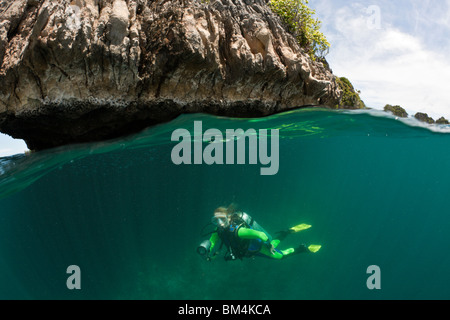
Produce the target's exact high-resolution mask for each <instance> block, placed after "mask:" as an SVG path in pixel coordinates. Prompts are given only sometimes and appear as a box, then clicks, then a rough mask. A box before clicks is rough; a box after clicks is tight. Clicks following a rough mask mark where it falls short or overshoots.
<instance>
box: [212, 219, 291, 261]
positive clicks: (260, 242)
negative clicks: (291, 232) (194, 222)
mask: <svg viewBox="0 0 450 320" xmlns="http://www.w3.org/2000/svg"><path fill="white" fill-rule="evenodd" d="M219 239H220V240H222V242H223V244H225V246H226V247H227V249H228V252H227V256H226V258H227V257H228V259H229V260H234V259H236V258H238V259H242V258H244V257H252V256H255V255H259V256H265V257H269V258H273V259H278V260H279V259H282V258H284V257H285V256H287V255H290V254H293V253H294V252H295V251H296V250H295V249H293V248H289V249H286V250H278V249H275V250H274V252H273V253H272V252H271V251H270V249H271V247H272V245H273V246H274V247H276V246H277V245H278V244H279V243H280V240H272V241H269V240H270V238H269V236H268V235H267V234H266V233H264V232H262V231H258V230H255V229H252V228H251V227H250V226H249V225H248V224H246V223H245V222H244V221H242V219H236V221H233V220H232V222H231V223H230V225H229V226H228V227H226V228H225V229H217V230H216V232H214V233H213V234H212V235H211V238H210V239H209V240H210V242H211V248H210V252H214V248H215V246H216V244H217V241H218V240H219Z"/></svg>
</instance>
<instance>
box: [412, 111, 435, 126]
mask: <svg viewBox="0 0 450 320" xmlns="http://www.w3.org/2000/svg"><path fill="white" fill-rule="evenodd" d="M414 118H416V119H417V120H419V121H421V122H426V123H428V124H433V123H435V121H434V119H433V118H431V117H429V116H428V114H426V113H422V112H417V113H416V115H415V116H414Z"/></svg>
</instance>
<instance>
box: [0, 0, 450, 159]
mask: <svg viewBox="0 0 450 320" xmlns="http://www.w3.org/2000/svg"><path fill="white" fill-rule="evenodd" d="M309 5H310V7H311V8H313V9H315V10H316V15H317V17H318V18H319V19H320V20H321V21H322V31H323V33H324V34H325V36H326V37H327V38H328V40H329V42H330V43H331V48H330V51H329V53H328V55H327V56H326V58H327V60H328V62H329V64H330V66H331V68H332V70H333V73H334V74H335V75H337V76H340V77H347V78H348V79H349V80H350V81H351V82H352V83H353V85H354V86H355V88H356V89H358V90H360V91H361V98H362V99H363V100H364V102H365V103H366V105H367V106H368V107H370V108H373V109H383V107H384V106H385V105H386V104H391V105H400V106H402V107H403V108H404V109H406V111H407V112H408V113H409V114H410V115H411V116H412V115H414V114H415V113H416V112H425V113H428V114H429V115H430V116H432V117H433V118H434V119H437V118H439V117H441V116H444V117H445V118H447V119H450V84H449V82H448V78H449V77H450V59H446V54H447V52H449V51H450V0H394V1H393V0H361V1H351V0H310V1H309ZM25 150H27V147H26V145H25V143H24V142H23V141H22V140H13V139H12V138H10V137H8V136H5V135H1V134H0V157H3V156H8V155H12V154H16V153H23V152H24V151H25Z"/></svg>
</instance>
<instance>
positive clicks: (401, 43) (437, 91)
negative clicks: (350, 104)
mask: <svg viewBox="0 0 450 320" xmlns="http://www.w3.org/2000/svg"><path fill="white" fill-rule="evenodd" d="M447 2H448V3H449V8H450V0H448V1H447ZM323 3H329V1H325V2H323ZM366 9H367V7H364V6H362V5H360V4H358V3H356V4H355V3H354V4H352V5H349V6H344V7H341V8H339V9H338V10H337V11H335V14H334V15H330V16H328V19H331V21H328V22H327V25H326V30H325V34H326V35H327V36H328V38H329V40H330V42H331V43H332V49H331V50H330V55H329V56H328V57H327V59H328V61H329V63H330V65H331V67H332V69H333V71H334V73H335V74H336V75H338V76H345V77H348V78H349V79H350V81H352V82H353V84H354V85H355V87H357V89H360V90H361V91H362V95H361V96H362V98H363V100H364V101H365V102H366V104H367V105H368V106H369V107H373V108H376V109H381V108H383V107H384V105H386V104H388V103H389V104H399V105H402V106H403V107H404V108H405V109H406V110H407V111H409V113H410V114H414V113H416V112H418V111H423V112H427V113H429V114H430V115H431V116H433V117H438V116H439V117H440V116H442V115H444V116H446V117H447V118H450V90H449V85H448V77H449V76H450V62H449V61H448V59H447V58H446V56H445V55H444V53H442V52H440V51H437V49H433V48H430V47H429V46H427V45H425V43H424V40H423V39H422V38H421V37H420V36H419V35H417V34H414V33H409V32H406V31H404V30H403V29H404V28H399V27H397V26H393V25H391V24H389V23H388V22H386V21H383V20H382V24H381V28H379V29H374V28H369V25H368V19H369V16H368V15H367V11H366ZM399 14H401V13H399ZM428 18H429V17H428ZM330 23H331V24H330ZM445 41H447V39H445Z"/></svg>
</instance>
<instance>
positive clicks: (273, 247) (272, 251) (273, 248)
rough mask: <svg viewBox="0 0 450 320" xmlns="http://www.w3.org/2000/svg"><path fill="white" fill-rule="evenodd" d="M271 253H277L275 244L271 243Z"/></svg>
mask: <svg viewBox="0 0 450 320" xmlns="http://www.w3.org/2000/svg"><path fill="white" fill-rule="evenodd" d="M270 253H271V254H275V246H274V245H273V244H270Z"/></svg>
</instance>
